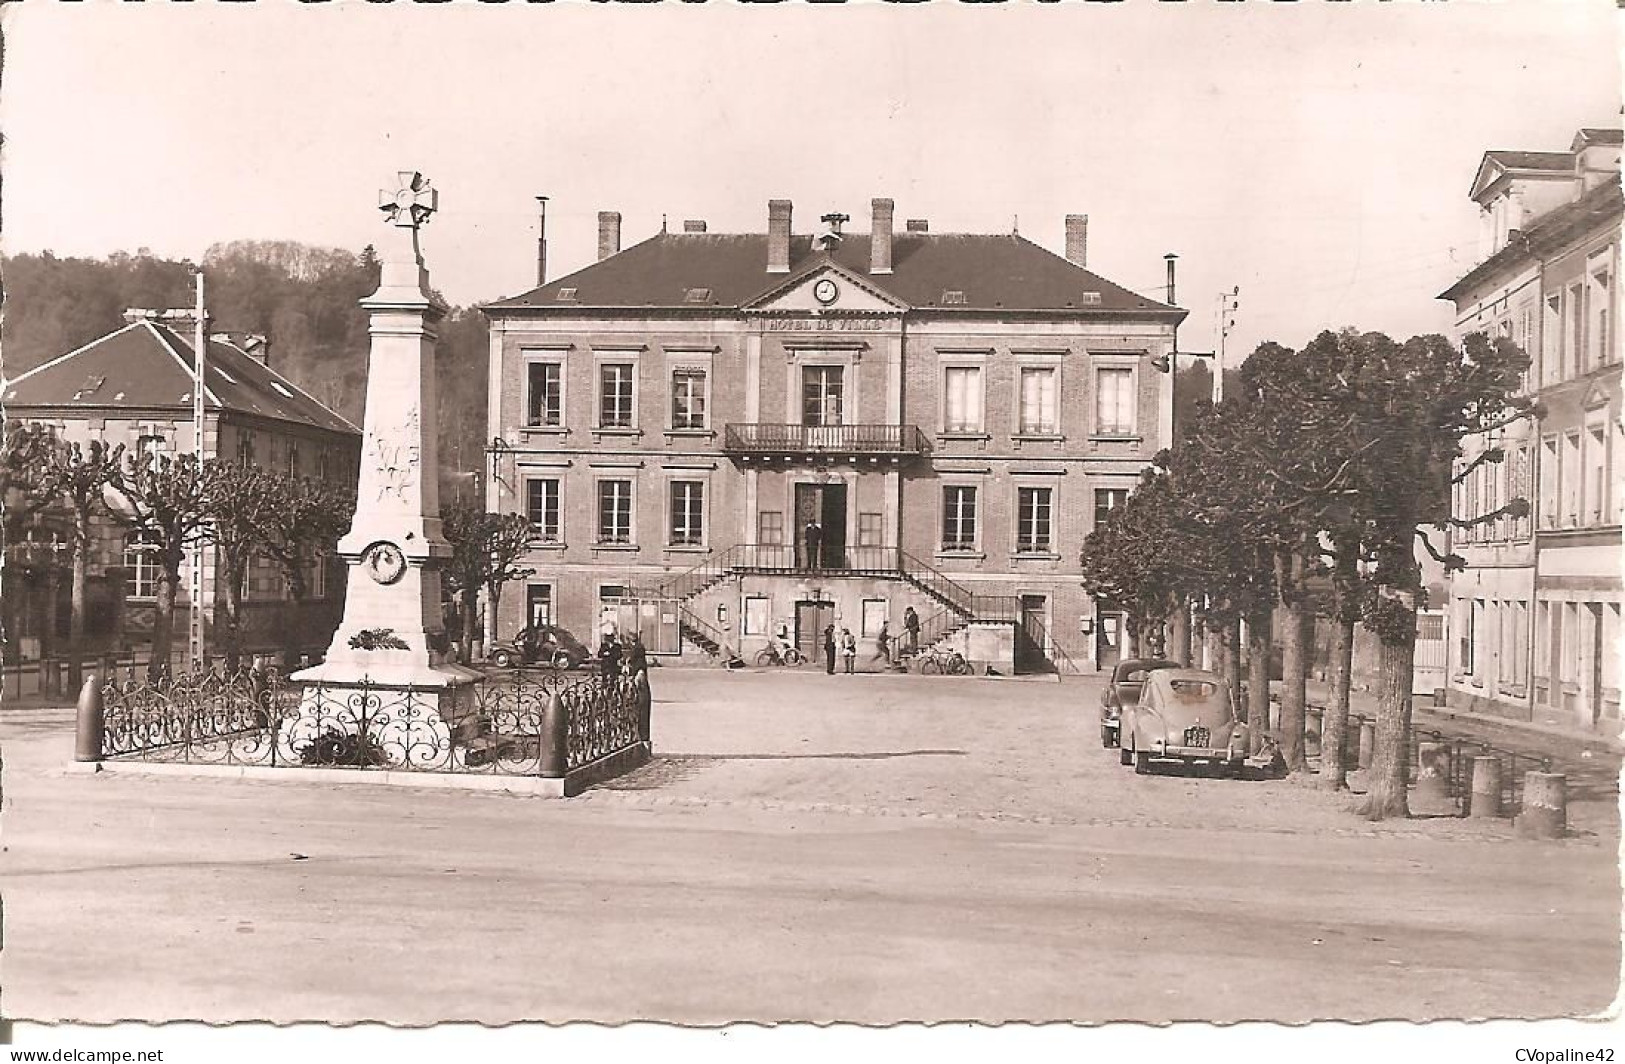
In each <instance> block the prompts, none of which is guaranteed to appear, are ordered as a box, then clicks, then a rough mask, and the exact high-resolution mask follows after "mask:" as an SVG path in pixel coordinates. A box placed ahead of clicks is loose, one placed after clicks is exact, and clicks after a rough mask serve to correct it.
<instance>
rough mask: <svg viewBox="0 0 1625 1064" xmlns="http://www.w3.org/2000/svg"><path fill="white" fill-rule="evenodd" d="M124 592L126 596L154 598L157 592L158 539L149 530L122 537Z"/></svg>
mask: <svg viewBox="0 0 1625 1064" xmlns="http://www.w3.org/2000/svg"><path fill="white" fill-rule="evenodd" d="M122 563H123V566H124V570H125V573H124V594H125V597H127V598H154V597H156V596H157V594H158V541H157V539H156V538H155V537H154V536H153V535H152V533H150V532H131V533H130V534H129V535H127V536H125V537H124V557H123V559H122Z"/></svg>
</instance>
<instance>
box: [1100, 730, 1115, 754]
mask: <svg viewBox="0 0 1625 1064" xmlns="http://www.w3.org/2000/svg"><path fill="white" fill-rule="evenodd" d="M1100 745H1101V746H1104V747H1105V748H1106V749H1108V750H1110V749H1111V748H1112V730H1111V729H1110V728H1107V727H1102V728H1101V729H1100Z"/></svg>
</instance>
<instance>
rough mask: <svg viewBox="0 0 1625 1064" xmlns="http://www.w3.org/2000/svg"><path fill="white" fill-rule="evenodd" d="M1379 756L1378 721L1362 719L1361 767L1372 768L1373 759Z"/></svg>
mask: <svg viewBox="0 0 1625 1064" xmlns="http://www.w3.org/2000/svg"><path fill="white" fill-rule="evenodd" d="M1376 756H1377V722H1376V721H1374V720H1366V719H1362V720H1361V721H1360V767H1361V768H1370V767H1371V761H1372V759H1373V758H1375V757H1376Z"/></svg>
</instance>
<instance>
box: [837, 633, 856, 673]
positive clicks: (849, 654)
mask: <svg viewBox="0 0 1625 1064" xmlns="http://www.w3.org/2000/svg"><path fill="white" fill-rule="evenodd" d="M841 658H842V659H843V660H844V661H845V662H846V673H847V675H848V676H850V675H852V674H853V673H855V672H857V671H858V670H857V664H858V641H857V638H856V637H855V636H853V634H852V630H851V629H850V628H842V629H841Z"/></svg>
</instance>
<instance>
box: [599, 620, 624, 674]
mask: <svg viewBox="0 0 1625 1064" xmlns="http://www.w3.org/2000/svg"><path fill="white" fill-rule="evenodd" d="M620 674H621V644H620V641H619V640H617V639H616V638H615V633H614V632H610V633H609V634H608V635H606V636H604V641H603V642H602V643H600V644H599V646H598V678H599V679H600V680H602V681H603V682H605V683H614V682H615V678H616V677H617V676H619V675H620Z"/></svg>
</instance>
